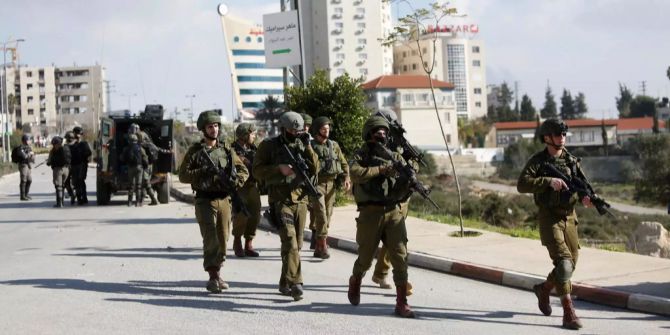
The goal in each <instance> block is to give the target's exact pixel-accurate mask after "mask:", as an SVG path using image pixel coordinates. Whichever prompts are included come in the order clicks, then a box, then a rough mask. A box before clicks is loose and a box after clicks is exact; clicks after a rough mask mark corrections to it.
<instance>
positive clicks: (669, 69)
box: [665, 66, 670, 80]
mask: <svg viewBox="0 0 670 335" xmlns="http://www.w3.org/2000/svg"><path fill="white" fill-rule="evenodd" d="M665 75H666V76H668V80H670V66H668V70H667V71H665Z"/></svg>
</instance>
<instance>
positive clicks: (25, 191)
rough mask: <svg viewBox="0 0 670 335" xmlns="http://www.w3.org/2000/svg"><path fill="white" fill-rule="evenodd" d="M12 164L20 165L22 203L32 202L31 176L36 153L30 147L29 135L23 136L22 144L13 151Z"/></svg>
mask: <svg viewBox="0 0 670 335" xmlns="http://www.w3.org/2000/svg"><path fill="white" fill-rule="evenodd" d="M12 162H14V163H17V164H18V165H19V174H20V176H21V182H20V184H19V192H20V195H21V200H22V201H28V200H32V199H33V198H32V197H30V195H29V193H30V184H32V182H33V177H32V175H31V169H32V165H31V164H34V163H35V153H34V152H33V149H32V148H31V147H30V137H28V135H25V134H24V135H23V136H21V144H20V145H19V146H17V147H15V148H14V149H13V150H12Z"/></svg>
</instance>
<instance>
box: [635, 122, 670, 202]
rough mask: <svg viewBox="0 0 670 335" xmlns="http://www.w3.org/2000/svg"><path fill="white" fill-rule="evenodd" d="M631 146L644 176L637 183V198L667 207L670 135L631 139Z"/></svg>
mask: <svg viewBox="0 0 670 335" xmlns="http://www.w3.org/2000/svg"><path fill="white" fill-rule="evenodd" d="M631 145H632V149H633V151H632V152H634V153H635V155H636V158H637V159H638V160H639V162H640V170H641V174H642V175H641V178H640V179H639V180H638V181H637V182H636V183H635V197H636V198H637V199H641V200H646V201H650V202H653V203H657V204H663V205H666V204H667V203H668V201H670V188H668V180H670V165H668V161H670V135H668V134H659V135H653V136H640V137H638V138H633V139H631Z"/></svg>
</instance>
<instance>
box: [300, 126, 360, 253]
mask: <svg viewBox="0 0 670 335" xmlns="http://www.w3.org/2000/svg"><path fill="white" fill-rule="evenodd" d="M331 126H332V122H331V121H330V119H329V118H328V117H325V116H320V117H317V118H316V119H315V120H314V123H313V125H312V127H311V129H310V130H311V131H310V132H311V134H312V137H313V140H312V141H311V145H312V148H313V149H314V152H315V153H316V155H317V156H318V157H319V173H318V175H317V180H318V183H317V188H318V190H319V193H321V194H322V195H323V196H321V197H318V198H316V197H312V199H314V200H312V201H311V205H312V210H311V214H313V215H310V218H312V217H313V218H314V220H313V222H314V230H316V234H314V233H312V235H316V247H315V250H314V257H317V258H321V259H328V258H330V254H329V253H328V243H327V242H326V241H327V237H328V227H329V226H330V218H331V216H332V214H333V206H334V205H335V193H336V190H335V188H336V184H337V182H338V180H339V181H340V182H342V183H343V184H344V185H343V186H344V188H345V189H346V190H347V191H348V190H349V189H350V188H351V180H350V179H349V165H348V164H347V160H346V158H345V157H344V154H343V153H342V150H341V149H340V146H339V145H338V144H337V142H335V141H333V140H331V139H330V129H331ZM310 225H311V223H310ZM314 230H312V231H314Z"/></svg>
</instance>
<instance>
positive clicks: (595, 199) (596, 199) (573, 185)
mask: <svg viewBox="0 0 670 335" xmlns="http://www.w3.org/2000/svg"><path fill="white" fill-rule="evenodd" d="M543 170H544V171H545V172H546V173H547V175H548V176H549V177H554V178H559V179H561V180H563V181H564V182H565V184H566V185H568V190H567V191H566V190H561V192H567V195H568V197H571V196H572V195H573V194H574V193H575V192H576V193H577V194H579V197H580V198H583V197H585V196H587V197H589V198H590V199H591V203H592V204H593V206H595V207H596V209H597V210H598V214H600V215H605V214H609V215H610V216H611V217H613V218H616V216H614V214H612V212H610V211H609V210H608V208H610V207H612V206H610V204H609V203H607V201H605V199H603V198H601V197H600V196H598V195H597V194H596V193H595V192H594V191H593V187H591V184H589V183H588V182H586V181H585V180H584V179H582V178H580V177H579V176H572V178H568V177H567V176H566V175H565V174H563V173H562V172H561V171H559V170H558V169H557V168H556V167H555V166H553V165H551V164H547V163H545V164H543Z"/></svg>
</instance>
